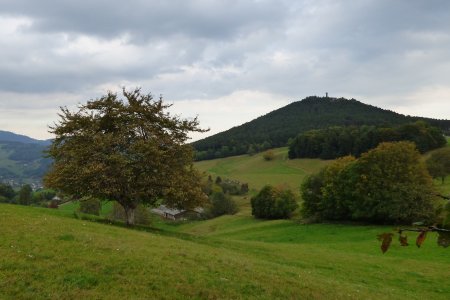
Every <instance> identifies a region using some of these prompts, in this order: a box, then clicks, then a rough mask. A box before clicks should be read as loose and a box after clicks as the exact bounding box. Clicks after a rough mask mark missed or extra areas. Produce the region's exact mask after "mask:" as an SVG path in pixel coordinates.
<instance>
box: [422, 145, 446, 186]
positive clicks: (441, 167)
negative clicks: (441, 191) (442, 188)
mask: <svg viewBox="0 0 450 300" xmlns="http://www.w3.org/2000/svg"><path fill="white" fill-rule="evenodd" d="M426 165H427V168H428V172H430V175H431V176H432V177H433V178H441V180H442V184H443V183H444V180H445V177H446V176H447V175H450V147H445V148H441V149H438V150H436V151H434V152H433V153H432V154H431V156H430V157H429V158H428V159H427V160H426Z"/></svg>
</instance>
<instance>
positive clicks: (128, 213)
mask: <svg viewBox="0 0 450 300" xmlns="http://www.w3.org/2000/svg"><path fill="white" fill-rule="evenodd" d="M124 209H125V217H126V224H127V226H133V225H134V216H135V214H134V213H135V208H132V207H125V208H124Z"/></svg>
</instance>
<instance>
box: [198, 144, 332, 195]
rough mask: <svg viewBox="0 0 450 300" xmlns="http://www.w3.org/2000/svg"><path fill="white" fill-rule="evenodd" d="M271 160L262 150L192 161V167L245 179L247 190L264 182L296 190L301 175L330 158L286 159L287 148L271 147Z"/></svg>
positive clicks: (303, 175) (311, 171) (312, 170)
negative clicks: (283, 185) (273, 156)
mask: <svg viewBox="0 0 450 300" xmlns="http://www.w3.org/2000/svg"><path fill="white" fill-rule="evenodd" d="M274 152H275V159H274V160H272V161H265V160H264V159H263V157H262V153H259V154H256V155H253V156H248V155H240V156H234V157H228V158H221V159H214V160H207V161H200V162H196V163H195V166H196V167H197V168H198V169H199V170H200V171H204V172H207V173H208V174H211V175H213V176H221V177H224V178H231V179H236V180H239V181H241V182H248V184H249V187H250V189H256V190H259V189H260V188H261V187H263V186H264V185H265V184H272V185H279V184H285V185H288V186H289V187H290V188H292V189H293V190H294V191H295V192H298V188H299V186H300V183H301V182H302V180H303V178H304V177H305V176H306V175H308V174H311V173H314V172H316V171H317V170H319V169H320V168H322V167H323V166H325V165H327V164H328V163H329V162H330V161H324V160H320V159H295V160H289V159H288V158H287V152H288V149H287V148H278V149H274Z"/></svg>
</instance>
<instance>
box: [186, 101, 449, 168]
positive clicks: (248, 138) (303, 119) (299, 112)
mask: <svg viewBox="0 0 450 300" xmlns="http://www.w3.org/2000/svg"><path fill="white" fill-rule="evenodd" d="M417 120H424V121H426V122H427V123H429V124H430V125H433V126H436V127H439V128H441V129H442V130H443V131H444V132H446V133H447V134H448V133H449V132H450V120H437V119H430V118H422V117H411V116H405V115H402V114H399V113H395V112H393V111H390V110H386V109H382V108H379V107H375V106H372V105H368V104H364V103H362V102H359V101H357V100H355V99H350V100H348V99H345V98H330V97H317V96H311V97H307V98H305V99H303V100H301V101H297V102H293V103H291V104H289V105H287V106H285V107H282V108H280V109H277V110H275V111H272V112H270V113H268V114H266V115H264V116H261V117H259V118H257V119H254V120H253V121H250V122H247V123H245V124H243V125H240V126H237V127H233V128H231V129H229V130H227V131H224V132H221V133H218V134H215V135H213V136H210V137H207V138H205V139H202V140H199V141H196V142H194V143H193V144H192V145H193V146H194V148H195V149H196V151H197V160H203V159H212V158H219V157H227V156H232V155H239V154H245V153H250V154H251V153H254V152H258V151H262V150H265V149H269V148H273V147H281V146H286V145H287V143H288V140H289V139H291V138H294V137H296V136H297V135H298V134H299V133H302V132H305V131H307V130H311V129H320V128H327V127H330V126H349V125H354V126H360V125H399V124H405V123H410V122H414V121H417Z"/></svg>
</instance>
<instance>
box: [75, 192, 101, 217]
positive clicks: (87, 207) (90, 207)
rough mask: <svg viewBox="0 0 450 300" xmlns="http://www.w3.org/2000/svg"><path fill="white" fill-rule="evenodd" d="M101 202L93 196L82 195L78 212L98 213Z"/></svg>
mask: <svg viewBox="0 0 450 300" xmlns="http://www.w3.org/2000/svg"><path fill="white" fill-rule="evenodd" d="M101 209H102V202H101V201H100V200H99V199H97V198H94V197H88V196H87V197H83V198H81V199H80V212H82V213H85V214H90V215H96V216H99V215H100V211H101Z"/></svg>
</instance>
